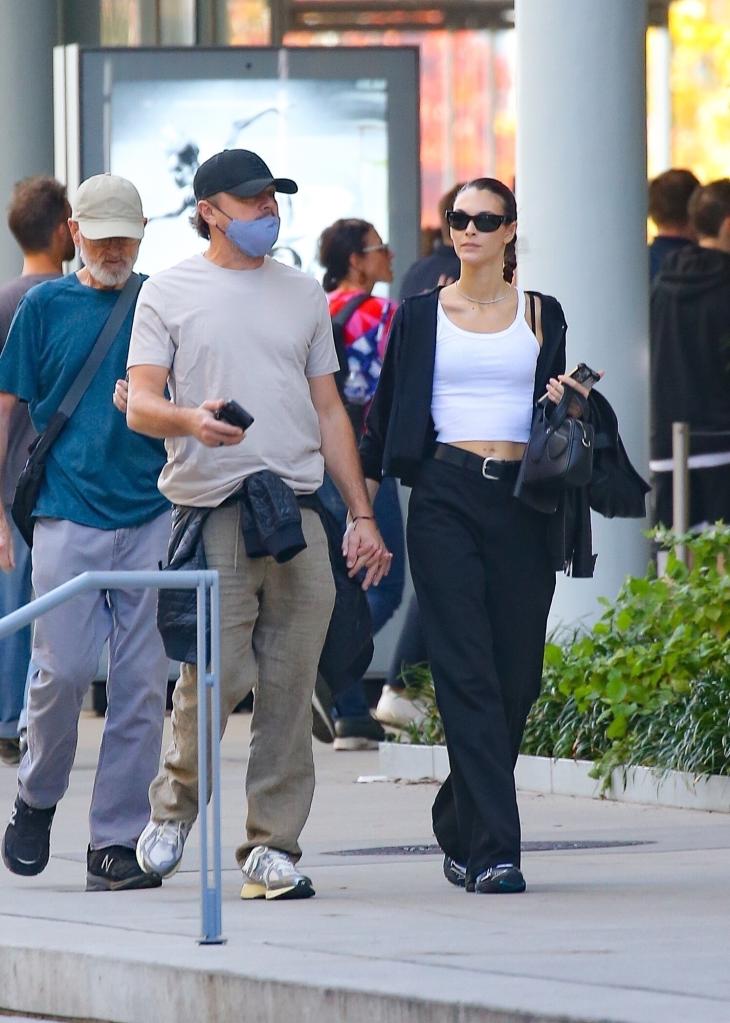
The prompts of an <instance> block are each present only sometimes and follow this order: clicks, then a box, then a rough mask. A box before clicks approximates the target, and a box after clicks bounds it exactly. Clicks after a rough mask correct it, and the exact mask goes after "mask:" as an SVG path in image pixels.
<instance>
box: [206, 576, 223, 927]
mask: <svg viewBox="0 0 730 1023" xmlns="http://www.w3.org/2000/svg"><path fill="white" fill-rule="evenodd" d="M209 593H210V671H209V673H208V675H207V681H208V685H209V687H210V696H211V713H210V718H211V720H210V744H211V765H212V772H213V807H212V808H213V884H214V890H215V893H216V897H215V901H214V904H213V909H214V914H215V918H214V925H215V933H216V934H217V935H218V940H219V941H222V940H223V939H222V938H221V929H222V921H221V891H222V879H221V744H220V737H221V620H220V619H221V599H220V582H219V578H218V573H217V572H215V573H214V575H213V580H212V582H211V584H210V590H209Z"/></svg>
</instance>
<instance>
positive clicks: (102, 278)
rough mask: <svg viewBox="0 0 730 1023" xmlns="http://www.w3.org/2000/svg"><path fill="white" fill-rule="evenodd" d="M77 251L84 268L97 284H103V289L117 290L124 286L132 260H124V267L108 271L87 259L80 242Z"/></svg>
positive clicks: (84, 249) (130, 270)
mask: <svg viewBox="0 0 730 1023" xmlns="http://www.w3.org/2000/svg"><path fill="white" fill-rule="evenodd" d="M79 249H80V252H81V258H82V260H83V261H84V266H85V267H86V269H87V270H88V271H89V273H90V274H91V276H92V277H93V278H94V280H96V281H98V282H99V284H103V285H104V287H105V288H118V287H120V285H123V284H126V282H127V280H128V279H129V275H130V274H131V273H132V267H133V266H134V259H127V260H125V262H124V265H123V266H122V267H120V268H119V269H118V270H108V269H107V268H106V267H105V266H104V264H103V263H100V262H97V261H96V260H95V259H92V258H90V257H89V254H88V253H87V252H86V246H85V245H84V243H83V242H81V245H80V246H79Z"/></svg>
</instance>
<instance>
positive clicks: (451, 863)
mask: <svg viewBox="0 0 730 1023" xmlns="http://www.w3.org/2000/svg"><path fill="white" fill-rule="evenodd" d="M444 877H445V878H446V880H447V881H448V882H449V884H455V885H456V887H457V888H464V887H465V886H466V867H462V865H461V864H460V863H457V862H456V860H452V858H451V857H450V856H444Z"/></svg>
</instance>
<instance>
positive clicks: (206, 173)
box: [193, 149, 299, 199]
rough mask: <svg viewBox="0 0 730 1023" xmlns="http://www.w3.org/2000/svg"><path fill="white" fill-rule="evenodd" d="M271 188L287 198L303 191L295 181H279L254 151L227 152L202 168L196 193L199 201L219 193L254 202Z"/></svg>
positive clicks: (196, 184)
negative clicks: (261, 193) (255, 197)
mask: <svg viewBox="0 0 730 1023" xmlns="http://www.w3.org/2000/svg"><path fill="white" fill-rule="evenodd" d="M271 185H273V186H274V190H275V191H276V192H284V193H286V194H287V195H294V193H295V192H298V191H299V188H298V186H297V184H296V182H294V181H292V180H291V178H275V177H274V175H273V174H272V173H271V171H270V170H269V168H268V166H267V165H266V164H265V163H264V161H263V160H262V159H261V157H260V156H259V155H258V154H257V153H252V152H251V150H250V149H224V150H223V152H222V153H216V154H215V156H211V158H210V159H209V160H206V161H205V163H202V164H201V165H200V167H198V170H197V172H196V174H195V179H194V181H193V190H194V192H195V198H196V199H207V198H208V196H209V195H215V194H216V193H217V192H228V194H229V195H237V196H239V197H240V198H242V199H250V198H252V197H253V196H255V195H258V193H259V192H263V190H264V189H265V188H269V187H270V186H271Z"/></svg>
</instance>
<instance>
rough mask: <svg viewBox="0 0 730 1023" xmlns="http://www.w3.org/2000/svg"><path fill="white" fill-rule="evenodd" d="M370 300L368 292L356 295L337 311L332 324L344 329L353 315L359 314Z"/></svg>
mask: <svg viewBox="0 0 730 1023" xmlns="http://www.w3.org/2000/svg"><path fill="white" fill-rule="evenodd" d="M369 298H370V295H368V293H367V292H366V291H364V292H362V293H361V294H360V295H354V296H353V297H352V298H351V299H350V300H349V302H345V304H344V305H343V306H342V308H341V309H338V310H337V312H336V313H335V315H334V316H333V317H332V322H333V323H334V324H336V325H337V326H338V327H344V326H345V325H346V324H347V321H348V320H349V319H350V317H351V316H352V315H353V313H355V312H357V310H358V309H359V308H360V306H361V305H364V303H365V302H367V300H368V299H369Z"/></svg>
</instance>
